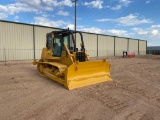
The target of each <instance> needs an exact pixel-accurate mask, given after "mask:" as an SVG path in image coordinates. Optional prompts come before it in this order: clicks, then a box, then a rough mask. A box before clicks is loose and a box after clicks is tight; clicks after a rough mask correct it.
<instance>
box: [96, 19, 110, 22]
mask: <svg viewBox="0 0 160 120" xmlns="http://www.w3.org/2000/svg"><path fill="white" fill-rule="evenodd" d="M95 21H98V22H107V21H111V19H98V20H95Z"/></svg>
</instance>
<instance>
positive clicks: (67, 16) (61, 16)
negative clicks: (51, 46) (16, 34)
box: [0, 0, 160, 46]
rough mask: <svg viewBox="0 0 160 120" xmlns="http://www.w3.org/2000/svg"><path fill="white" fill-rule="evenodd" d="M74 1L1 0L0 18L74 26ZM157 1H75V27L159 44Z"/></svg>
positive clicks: (159, 30)
mask: <svg viewBox="0 0 160 120" xmlns="http://www.w3.org/2000/svg"><path fill="white" fill-rule="evenodd" d="M73 1H74V0H0V19H1V20H6V21H14V22H21V23H28V24H36V25H43V26H50V27H57V28H64V29H67V28H70V29H74V3H73ZM159 12H160V0H78V1H77V24H76V26H77V30H79V31H84V32H91V33H98V34H105V35H113V36H119V37H127V38H134V39H141V40H147V44H148V46H160V13H159Z"/></svg>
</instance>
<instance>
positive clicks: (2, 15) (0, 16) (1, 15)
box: [0, 13, 8, 20]
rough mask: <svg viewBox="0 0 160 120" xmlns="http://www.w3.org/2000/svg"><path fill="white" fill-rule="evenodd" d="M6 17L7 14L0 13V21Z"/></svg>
mask: <svg viewBox="0 0 160 120" xmlns="http://www.w3.org/2000/svg"><path fill="white" fill-rule="evenodd" d="M7 17H8V15H7V14H5V13H0V19H2V20H3V19H6V18H7Z"/></svg>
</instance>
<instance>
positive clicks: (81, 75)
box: [33, 30, 112, 90]
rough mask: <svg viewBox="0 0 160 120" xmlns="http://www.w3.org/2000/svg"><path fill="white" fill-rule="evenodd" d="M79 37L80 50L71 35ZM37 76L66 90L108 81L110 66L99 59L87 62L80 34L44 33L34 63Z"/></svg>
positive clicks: (64, 31) (109, 79) (65, 32)
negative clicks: (44, 42) (44, 39)
mask: <svg viewBox="0 0 160 120" xmlns="http://www.w3.org/2000/svg"><path fill="white" fill-rule="evenodd" d="M76 35H80V37H79V38H80V39H81V40H80V41H81V44H80V46H79V48H80V49H78V48H77V47H76V39H75V36H76ZM33 64H34V65H37V70H38V72H39V73H40V74H42V75H44V76H47V77H48V78H50V79H52V80H54V81H56V82H58V83H60V84H62V85H64V86H65V87H66V88H67V89H69V90H72V89H75V88H79V87H83V86H88V85H91V84H97V83H101V82H105V81H111V80H112V79H111V76H110V67H111V65H110V63H109V62H107V61H106V59H103V60H89V55H88V54H87V53H86V50H85V46H84V40H83V35H82V33H81V32H78V31H72V30H61V31H52V32H50V33H47V34H46V47H45V48H43V50H42V54H41V59H40V60H39V61H36V60H34V62H33Z"/></svg>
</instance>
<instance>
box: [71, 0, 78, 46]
mask: <svg viewBox="0 0 160 120" xmlns="http://www.w3.org/2000/svg"><path fill="white" fill-rule="evenodd" d="M77 1H78V0H73V1H72V2H74V3H75V4H74V31H75V44H76V24H77V21H76V18H77V10H76V9H77V8H76V4H77Z"/></svg>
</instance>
